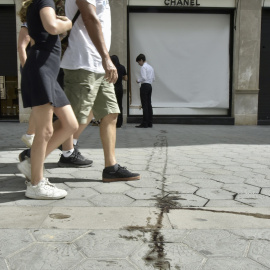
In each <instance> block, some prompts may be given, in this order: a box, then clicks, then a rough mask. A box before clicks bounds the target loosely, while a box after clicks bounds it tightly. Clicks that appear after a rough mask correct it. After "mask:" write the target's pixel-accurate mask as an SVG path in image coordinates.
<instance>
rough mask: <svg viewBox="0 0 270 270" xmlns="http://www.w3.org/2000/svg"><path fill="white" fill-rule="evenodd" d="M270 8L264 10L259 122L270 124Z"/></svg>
mask: <svg viewBox="0 0 270 270" xmlns="http://www.w3.org/2000/svg"><path fill="white" fill-rule="evenodd" d="M269 74H270V9H263V10H262V29H261V60H260V85H259V89H260V91H259V104H258V124H267V125H270V75H269Z"/></svg>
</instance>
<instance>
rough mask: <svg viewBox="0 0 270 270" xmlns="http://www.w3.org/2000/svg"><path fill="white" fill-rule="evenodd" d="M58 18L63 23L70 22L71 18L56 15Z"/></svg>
mask: <svg viewBox="0 0 270 270" xmlns="http://www.w3.org/2000/svg"><path fill="white" fill-rule="evenodd" d="M56 18H57V19H59V20H62V21H68V20H69V18H68V17H67V16H59V15H56Z"/></svg>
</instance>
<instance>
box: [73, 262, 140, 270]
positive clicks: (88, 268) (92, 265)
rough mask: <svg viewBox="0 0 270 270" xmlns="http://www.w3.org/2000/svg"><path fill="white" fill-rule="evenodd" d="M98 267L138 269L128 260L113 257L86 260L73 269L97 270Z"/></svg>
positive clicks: (119, 269)
mask: <svg viewBox="0 0 270 270" xmlns="http://www.w3.org/2000/svg"><path fill="white" fill-rule="evenodd" d="M97 269H104V270H105V269H109V270H137V268H136V267H135V266H134V265H133V264H132V263H130V262H128V261H127V260H113V259H98V260H90V259H88V260H86V261H84V262H83V263H81V264H80V266H79V267H78V266H76V267H74V268H73V269H71V270H97Z"/></svg>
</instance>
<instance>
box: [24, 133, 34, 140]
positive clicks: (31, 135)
mask: <svg viewBox="0 0 270 270" xmlns="http://www.w3.org/2000/svg"><path fill="white" fill-rule="evenodd" d="M25 136H26V138H28V139H30V138H33V137H34V136H35V134H30V135H29V134H25Z"/></svg>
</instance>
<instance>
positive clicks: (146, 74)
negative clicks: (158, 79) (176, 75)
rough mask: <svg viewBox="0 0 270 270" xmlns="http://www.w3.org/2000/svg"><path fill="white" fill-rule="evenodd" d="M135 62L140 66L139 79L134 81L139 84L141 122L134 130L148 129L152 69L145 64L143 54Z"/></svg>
mask: <svg viewBox="0 0 270 270" xmlns="http://www.w3.org/2000/svg"><path fill="white" fill-rule="evenodd" d="M136 62H137V63H138V64H139V65H140V66H141V77H140V78H139V79H138V80H136V82H137V83H141V88H140V97H141V103H142V109H143V122H142V123H141V124H140V125H138V126H136V128H148V127H150V128H151V127H152V126H153V108H152V101H151V96H152V83H153V81H154V80H155V73H154V69H153V68H152V67H151V66H150V65H149V64H148V63H147V62H146V58H145V55H144V54H140V55H138V56H137V58H136Z"/></svg>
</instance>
